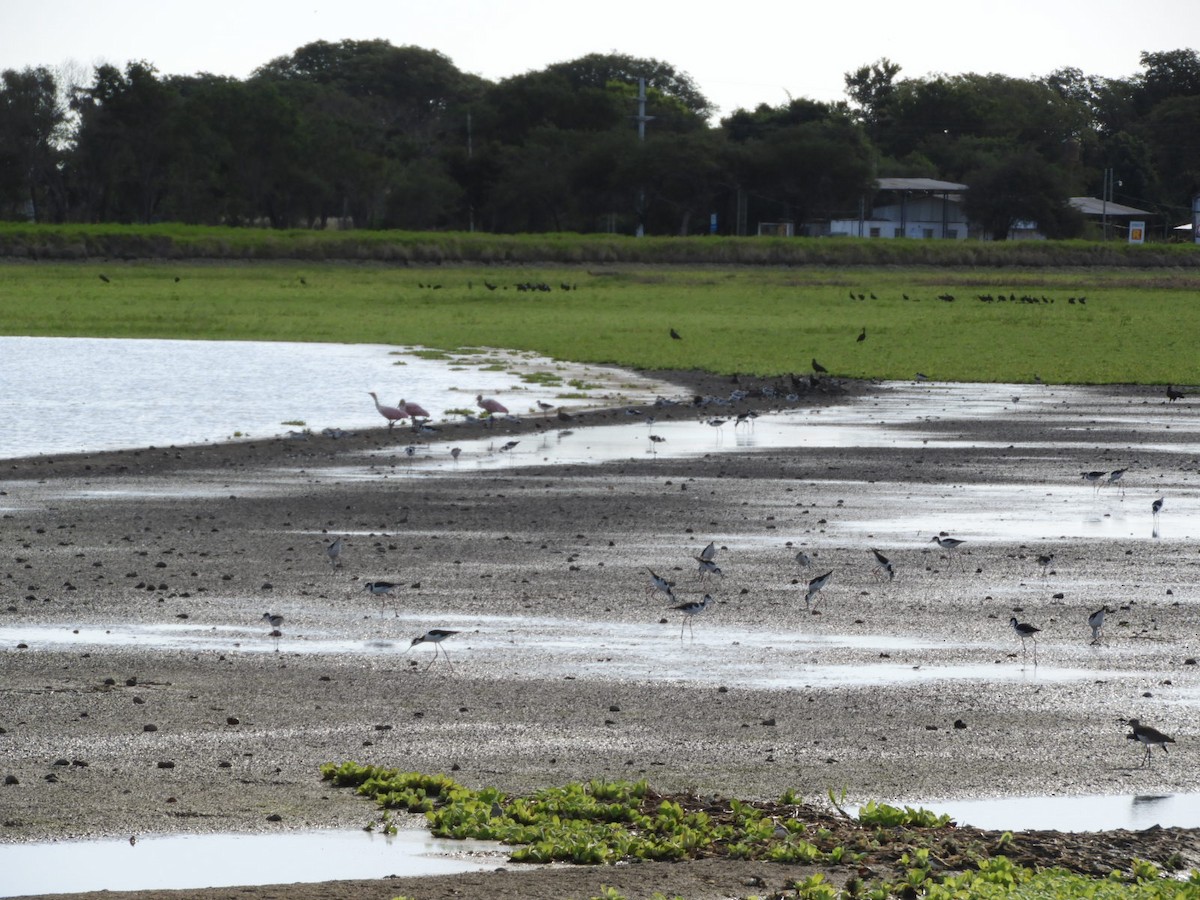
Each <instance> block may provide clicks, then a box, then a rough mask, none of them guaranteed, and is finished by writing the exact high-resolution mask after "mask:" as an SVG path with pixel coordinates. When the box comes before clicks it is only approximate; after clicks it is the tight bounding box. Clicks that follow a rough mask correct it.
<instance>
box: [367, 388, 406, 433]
mask: <svg viewBox="0 0 1200 900" xmlns="http://www.w3.org/2000/svg"><path fill="white" fill-rule="evenodd" d="M367 393H368V394H370V395H371V399H372V400H374V401H375V408H376V409H377V410H379V414H380V415H381V416H383V417H384V418H385V419H387V423H388V428H392V427H393V426H395V424H396V423H397V422H399V421H400V420H401V419H407V418H408V413H406V412H405V411H404V410H402V409H400V408H399V407H396V406H385V405H384V404H382V403H380V402H379V398H378V397H376V396H375V392H374V391H367Z"/></svg>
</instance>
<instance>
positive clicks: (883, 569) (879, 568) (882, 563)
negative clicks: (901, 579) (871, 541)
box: [871, 548, 896, 581]
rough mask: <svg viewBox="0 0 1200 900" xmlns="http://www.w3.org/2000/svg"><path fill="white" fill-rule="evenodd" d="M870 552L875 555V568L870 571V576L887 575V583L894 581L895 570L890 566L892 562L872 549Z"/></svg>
mask: <svg viewBox="0 0 1200 900" xmlns="http://www.w3.org/2000/svg"><path fill="white" fill-rule="evenodd" d="M871 552H872V553H873V554H875V568H874V569H872V570H871V574H872V575H882V574H884V573H887V577H888V581H891V580H892V579H894V578H895V577H896V569H895V567H894V566H893V565H892V561H891V560H890V559H888V558H887V557H886V556H884V555H883V554H882V553H880V552H879V551H878V550H875V549H874V548H872V550H871Z"/></svg>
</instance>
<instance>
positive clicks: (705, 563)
mask: <svg viewBox="0 0 1200 900" xmlns="http://www.w3.org/2000/svg"><path fill="white" fill-rule="evenodd" d="M696 561H697V562H698V563H700V569H699V572H698V574H699V576H700V580H701V581H703V580H704V579H705V578H711V577H712V576H713V575H719V576H721V577H722V578H724V577H725V573H724V572H722V571H721V567H720V566H718V565H717V564H716V563H715V562H713V561H712V560H711V559H701V558H700V557H699V556H697V557H696Z"/></svg>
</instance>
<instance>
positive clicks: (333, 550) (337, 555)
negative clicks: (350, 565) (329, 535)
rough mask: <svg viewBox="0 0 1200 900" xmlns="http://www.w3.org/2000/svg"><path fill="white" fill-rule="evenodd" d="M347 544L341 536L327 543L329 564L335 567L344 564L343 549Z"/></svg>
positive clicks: (326, 552) (326, 550)
mask: <svg viewBox="0 0 1200 900" xmlns="http://www.w3.org/2000/svg"><path fill="white" fill-rule="evenodd" d="M345 546H346V542H345V540H344V539H343V538H340V537H339V538H334V539H333V540H332V541H330V542H329V543H328V544H326V545H325V556H326V557H327V558H328V559H329V564H330V565H331V566H333V567H334V568H335V569H336V568H337V567H338V566H340V565H341V564H342V550H343V549H344V548H345Z"/></svg>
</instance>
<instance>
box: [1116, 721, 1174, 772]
mask: <svg viewBox="0 0 1200 900" xmlns="http://www.w3.org/2000/svg"><path fill="white" fill-rule="evenodd" d="M1125 724H1126V725H1128V726H1129V727H1130V728H1132V729H1133V731H1132V732H1131V733H1129V734H1127V735H1125V737H1127V738H1129V740H1131V741H1137V742H1138V743H1140V744H1144V745H1145V747H1146V757H1145V759H1143V760H1142V765H1143V766H1148V765H1150V748H1151V747H1162V749H1163V753H1166V752H1167V744H1173V743H1175V738H1173V737H1168V736H1167V735H1165V734H1163V733H1162V732H1161V731H1159V730H1158V729H1157V728H1151V727H1150V726H1149V725H1143V724H1142V723H1141V722H1139V721H1138V720H1137V719H1127V720H1126V721H1125Z"/></svg>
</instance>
